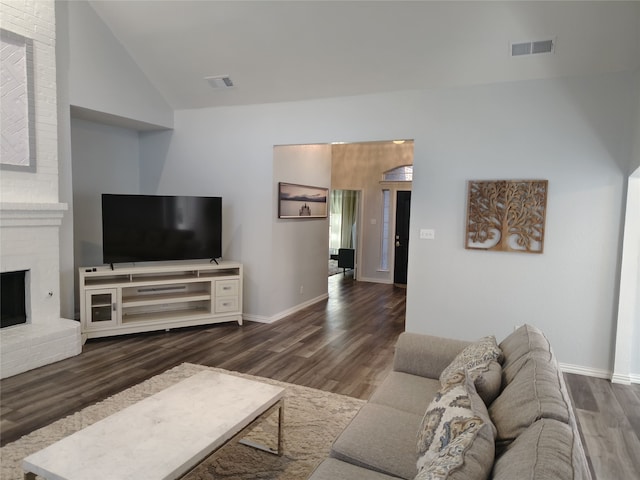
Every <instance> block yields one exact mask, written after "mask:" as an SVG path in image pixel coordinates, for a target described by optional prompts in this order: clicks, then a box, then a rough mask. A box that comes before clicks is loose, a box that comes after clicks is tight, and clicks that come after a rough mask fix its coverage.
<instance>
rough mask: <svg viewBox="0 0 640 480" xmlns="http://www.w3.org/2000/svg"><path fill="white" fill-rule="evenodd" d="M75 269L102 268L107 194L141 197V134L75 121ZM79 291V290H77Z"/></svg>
mask: <svg viewBox="0 0 640 480" xmlns="http://www.w3.org/2000/svg"><path fill="white" fill-rule="evenodd" d="M71 149H72V152H73V159H72V163H73V205H74V216H73V222H74V225H73V232H74V259H75V264H74V268H75V269H76V270H77V268H78V267H82V266H88V265H102V215H101V211H102V206H101V194H103V193H139V191H140V147H139V141H138V133H137V132H135V131H133V130H129V129H126V128H119V127H114V126H108V125H101V124H99V123H94V122H88V121H85V120H79V119H71ZM76 291H77V290H76Z"/></svg>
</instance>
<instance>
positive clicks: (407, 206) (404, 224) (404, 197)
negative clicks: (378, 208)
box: [393, 191, 411, 285]
mask: <svg viewBox="0 0 640 480" xmlns="http://www.w3.org/2000/svg"><path fill="white" fill-rule="evenodd" d="M410 213H411V192H404V191H399V192H397V193H396V235H395V263H394V267H393V283H397V284H400V285H406V283H407V265H408V262H409V214H410Z"/></svg>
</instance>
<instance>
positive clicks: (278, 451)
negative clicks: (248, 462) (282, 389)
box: [238, 399, 284, 456]
mask: <svg viewBox="0 0 640 480" xmlns="http://www.w3.org/2000/svg"><path fill="white" fill-rule="evenodd" d="M276 408H277V409H278V446H277V448H276V449H273V448H269V447H267V446H265V445H262V444H260V443H257V442H253V441H251V440H245V439H242V440H239V441H238V443H241V444H243V445H246V446H248V447H252V448H255V449H257V450H262V451H263V452H267V453H272V454H274V455H279V456H282V454H283V453H284V450H283V448H282V444H283V441H282V440H283V430H284V429H283V424H284V399H281V400H280V401H279V402H278V403H276V404H275V405H274V407H273V408H271V409H269V410H268V411H266V412H265V413H263V414H262V415H261V416H260V417H258V419H262V418H266V417H268V416H269V415H271V414H272V413H273V412H274V411H275V409H276Z"/></svg>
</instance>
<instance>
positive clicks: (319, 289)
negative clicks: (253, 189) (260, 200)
mask: <svg viewBox="0 0 640 480" xmlns="http://www.w3.org/2000/svg"><path fill="white" fill-rule="evenodd" d="M272 178H273V180H272V192H273V193H272V196H271V198H272V199H273V201H272V214H271V215H272V218H275V217H277V216H278V182H286V183H297V184H300V185H313V186H318V187H326V188H331V145H288V146H276V147H274V149H273V177H272ZM328 205H329V198H327V206H328ZM271 249H272V254H271V261H272V269H271V272H272V280H271V282H270V283H268V284H263V285H261V289H266V290H267V291H268V292H269V293H268V295H269V297H270V298H271V305H270V309H269V311H268V313H269V315H274V314H277V315H278V317H281V316H283V312H286V311H287V310H288V309H290V308H291V307H292V306H297V305H299V304H305V303H309V302H313V301H316V300H318V299H323V298H326V297H327V270H328V259H329V217H328V216H327V218H313V219H286V218H282V219H276V220H275V224H274V225H273V234H272V235H271ZM323 271H324V275H322V274H321V273H322V272H323ZM278 317H276V318H278Z"/></svg>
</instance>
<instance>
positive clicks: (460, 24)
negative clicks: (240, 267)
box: [89, 0, 640, 109]
mask: <svg viewBox="0 0 640 480" xmlns="http://www.w3.org/2000/svg"><path fill="white" fill-rule="evenodd" d="M89 3H90V4H91V5H92V6H93V8H94V9H95V10H96V12H97V13H98V15H99V16H100V17H101V18H102V19H103V21H104V22H105V23H106V24H107V26H108V27H109V28H110V30H111V31H112V32H113V34H114V35H115V36H116V38H117V39H118V40H119V41H120V42H121V43H122V45H123V46H124V47H125V49H126V50H127V51H128V52H129V54H130V55H131V56H132V58H133V59H134V60H135V62H136V63H137V64H138V66H139V67H140V69H141V70H142V71H143V72H144V73H145V74H146V75H147V77H148V78H149V80H150V81H151V82H152V83H153V84H154V85H155V87H156V88H157V89H158V91H159V92H160V93H161V94H162V95H163V96H164V97H165V99H166V100H167V102H168V103H169V104H170V105H171V106H172V107H173V108H174V109H184V108H201V107H212V106H223V105H243V104H255V103H271V102H282V101H294V100H303V99H314V98H323V97H335V96H345V95H360V94H369V93H380V92H388V91H395V90H411V89H424V88H435V87H455V86H463V85H474V84H485V83H495V82H505V81H515V80H526V79H538V78H552V77H559V76H571V75H584V74H592V73H604V72H613V71H627V70H630V71H633V70H638V69H639V68H640V2H615V1H603V2H591V1H584V2H582V1H569V2H559V1H549V2H528V1H511V2H484V1H470V2H458V1H441V2H438V1H409V2H405V1H373V2H369V1H288V2H283V1H171V0H164V1H127V0H124V1H103V0H89ZM547 39H553V40H554V42H555V43H554V46H555V50H554V52H553V53H544V54H537V55H524V56H518V57H512V56H511V44H512V43H518V42H529V41H536V40H547ZM221 75H228V76H229V77H230V78H231V80H232V82H233V88H227V89H225V88H212V87H211V85H210V83H209V82H208V81H207V80H205V77H211V76H221Z"/></svg>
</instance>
